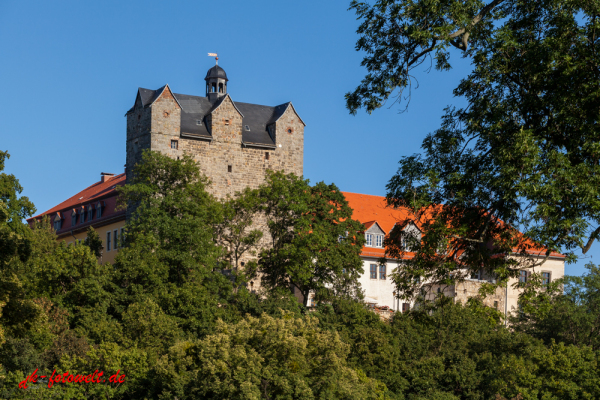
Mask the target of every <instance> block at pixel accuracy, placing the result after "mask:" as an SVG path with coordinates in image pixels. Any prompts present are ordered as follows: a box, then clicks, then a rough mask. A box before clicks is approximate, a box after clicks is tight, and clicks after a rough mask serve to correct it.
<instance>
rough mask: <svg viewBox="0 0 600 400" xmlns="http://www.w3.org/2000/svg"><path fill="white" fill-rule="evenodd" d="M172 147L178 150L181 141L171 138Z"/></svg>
mask: <svg viewBox="0 0 600 400" xmlns="http://www.w3.org/2000/svg"><path fill="white" fill-rule="evenodd" d="M171 148H172V149H173V150H178V149H179V142H178V141H177V140H171Z"/></svg>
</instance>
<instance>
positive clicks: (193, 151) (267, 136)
mask: <svg viewBox="0 0 600 400" xmlns="http://www.w3.org/2000/svg"><path fill="white" fill-rule="evenodd" d="M204 79H205V81H206V96H205V97H200V96H191V95H184V94H177V93H173V92H172V91H171V88H170V87H169V85H165V86H163V87H161V88H160V89H157V90H149V89H142V88H140V89H138V93H137V96H136V99H135V104H134V106H133V107H132V108H131V109H130V110H129V111H128V112H127V114H126V116H127V164H126V168H127V171H133V166H134V165H135V164H136V163H137V162H138V161H139V160H140V158H141V154H142V152H143V151H144V150H146V149H149V150H153V151H159V152H161V153H163V154H167V155H169V156H170V157H173V158H175V157H179V156H181V155H182V154H184V153H187V154H189V155H191V156H192V157H193V158H194V159H195V160H196V162H197V163H198V165H199V167H200V170H201V172H202V173H203V174H204V175H206V176H207V177H208V178H209V179H210V180H211V185H210V187H209V191H210V192H211V194H213V195H214V196H216V197H217V198H224V197H225V196H226V195H228V194H229V195H233V194H234V193H235V192H238V191H241V190H242V189H244V188H245V187H251V188H256V187H258V186H259V185H260V184H261V183H262V182H263V181H264V178H265V172H266V171H267V170H268V169H270V170H274V171H285V172H286V173H294V174H296V175H298V176H302V174H303V158H304V126H305V124H304V122H303V121H302V119H301V118H300V116H299V115H298V113H297V112H296V110H295V109H294V106H293V105H292V103H291V102H290V103H284V104H280V105H278V106H275V107H269V106H262V105H257V104H250V103H239V102H234V101H233V99H232V98H231V96H230V95H229V93H227V83H228V79H227V74H226V73H225V70H223V68H221V67H219V65H215V66H214V67H212V68H210V69H209V70H208V72H207V74H206V77H205V78H204Z"/></svg>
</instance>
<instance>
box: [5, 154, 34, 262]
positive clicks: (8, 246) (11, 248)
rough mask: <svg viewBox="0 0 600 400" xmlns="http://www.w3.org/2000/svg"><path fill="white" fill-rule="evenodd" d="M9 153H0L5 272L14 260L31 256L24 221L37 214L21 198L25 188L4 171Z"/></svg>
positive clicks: (27, 201) (27, 200)
mask: <svg viewBox="0 0 600 400" xmlns="http://www.w3.org/2000/svg"><path fill="white" fill-rule="evenodd" d="M8 158H10V155H9V154H8V153H7V152H4V151H0V172H1V173H0V268H2V270H4V268H6V267H7V265H8V263H9V262H10V261H11V260H13V259H15V258H16V259H20V260H25V259H26V258H27V257H28V256H29V252H30V247H29V240H28V238H29V236H30V233H31V232H30V231H29V229H28V227H27V225H26V224H24V223H23V219H25V218H27V217H29V216H31V215H32V214H33V213H34V212H35V207H34V206H33V204H32V203H31V202H30V201H29V199H28V198H27V197H25V196H21V197H19V194H20V193H21V192H22V191H23V187H22V186H21V185H20V184H19V181H18V180H17V178H15V176H14V175H8V174H6V173H4V172H2V171H4V164H5V162H6V159H8Z"/></svg>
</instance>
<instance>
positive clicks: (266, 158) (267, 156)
mask: <svg viewBox="0 0 600 400" xmlns="http://www.w3.org/2000/svg"><path fill="white" fill-rule="evenodd" d="M268 159H269V152H268V151H266V152H265V160H268Z"/></svg>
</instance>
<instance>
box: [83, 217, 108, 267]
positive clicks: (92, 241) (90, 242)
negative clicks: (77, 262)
mask: <svg viewBox="0 0 600 400" xmlns="http://www.w3.org/2000/svg"><path fill="white" fill-rule="evenodd" d="M83 244H85V245H86V246H87V247H89V248H90V250H91V251H92V253H93V254H94V255H95V256H96V258H98V259H99V261H100V262H102V250H104V246H103V245H102V239H100V235H99V234H98V232H96V230H95V229H94V228H92V227H91V226H90V227H89V228H88V229H87V234H86V237H85V240H84V241H83Z"/></svg>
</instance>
